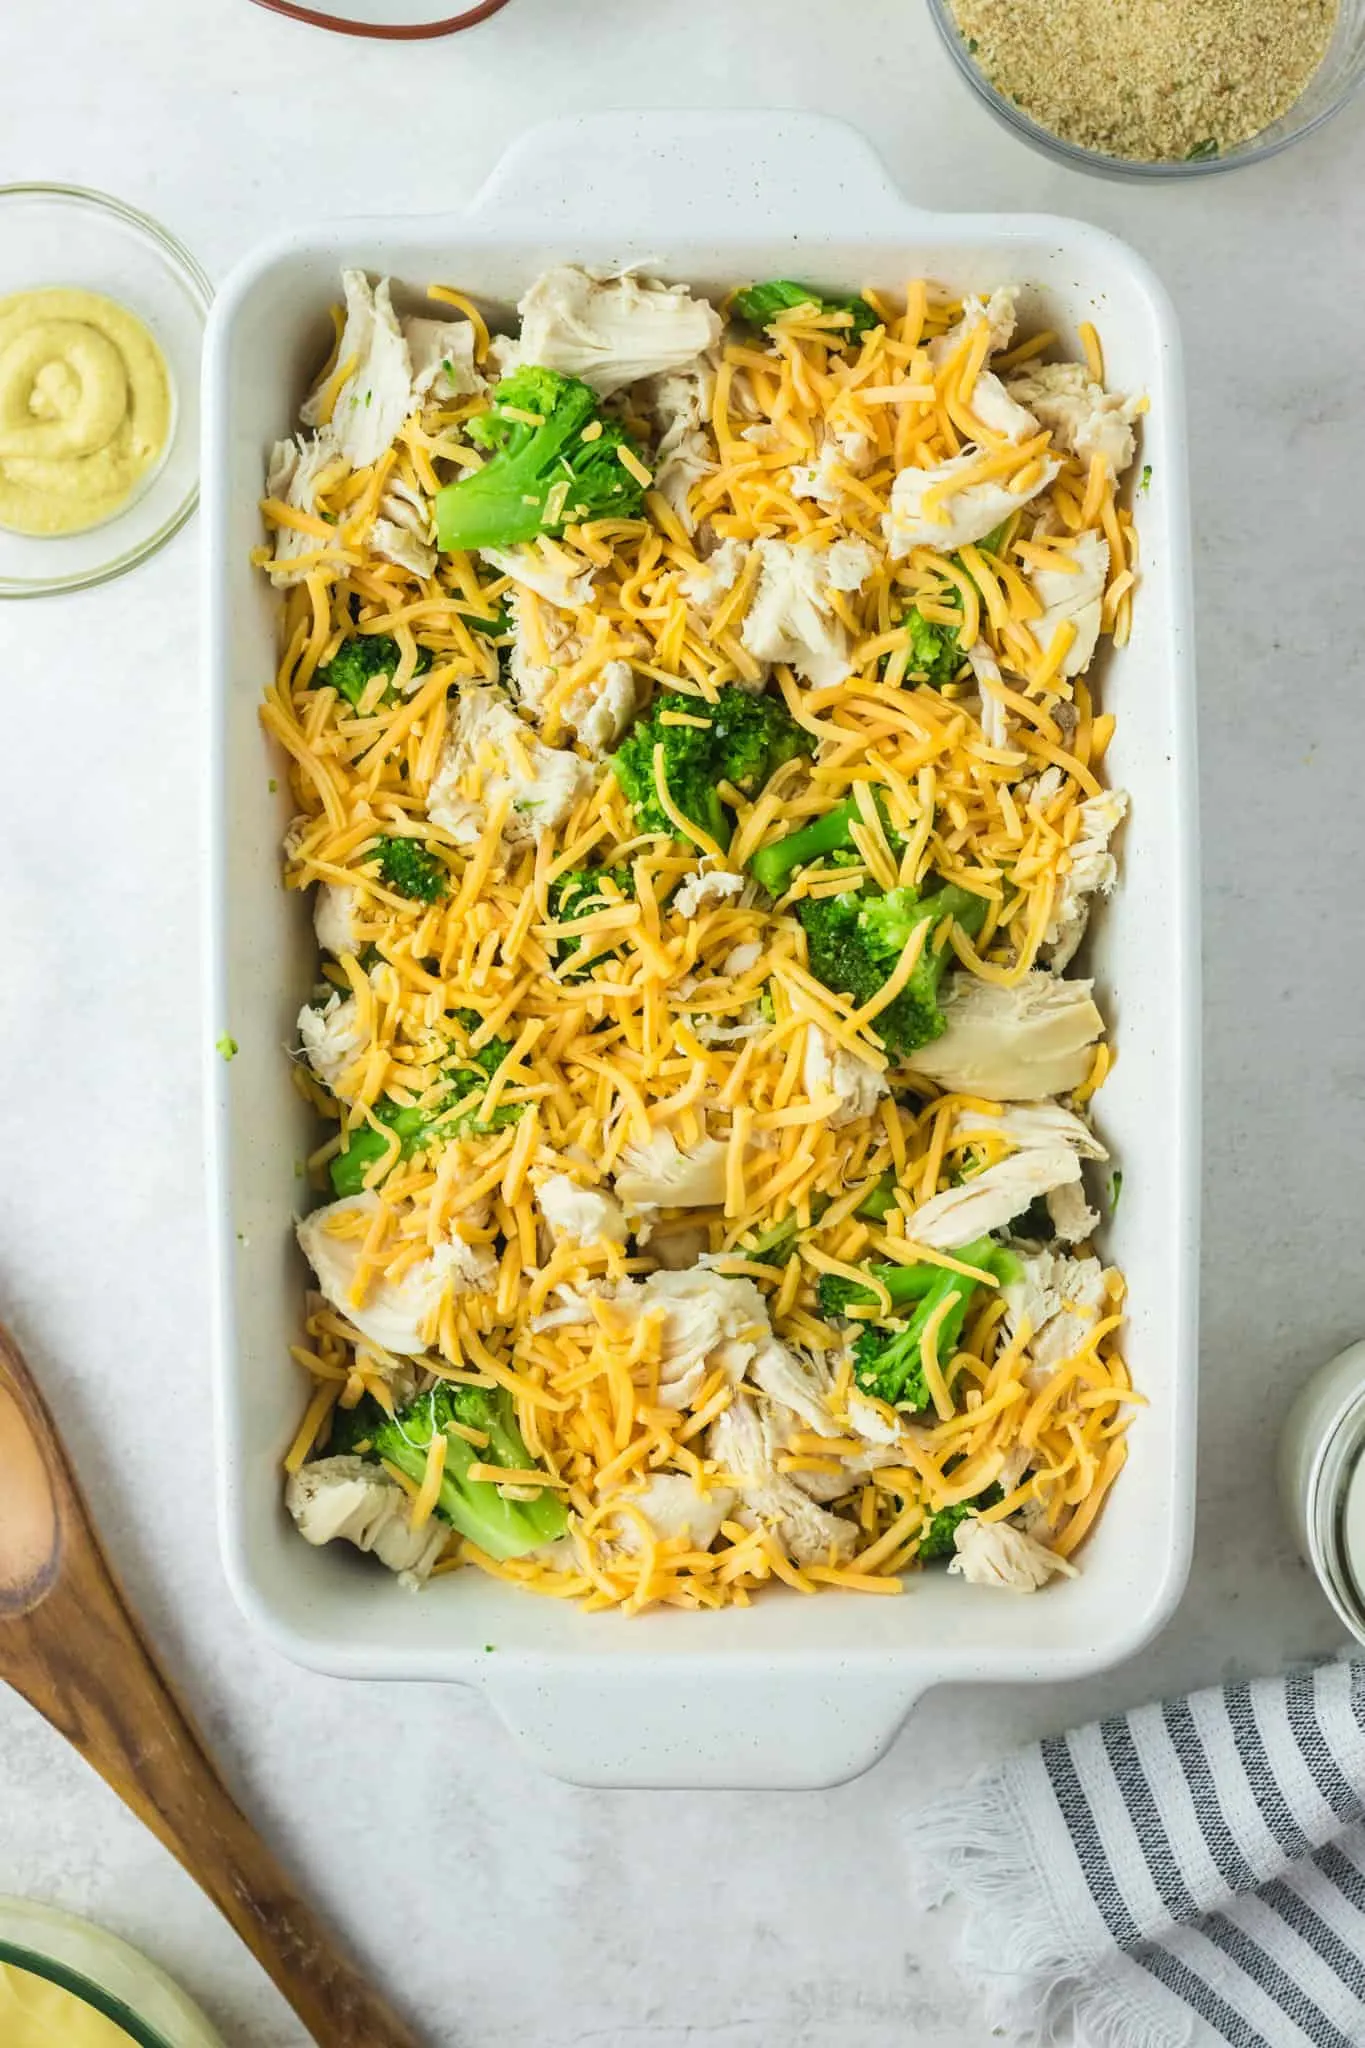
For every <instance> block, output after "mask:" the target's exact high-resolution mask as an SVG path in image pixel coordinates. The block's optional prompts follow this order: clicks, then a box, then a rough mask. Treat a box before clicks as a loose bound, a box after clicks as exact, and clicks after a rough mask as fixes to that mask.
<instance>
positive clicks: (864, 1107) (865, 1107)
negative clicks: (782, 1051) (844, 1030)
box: [801, 1024, 889, 1131]
mask: <svg viewBox="0 0 1365 2048" xmlns="http://www.w3.org/2000/svg"><path fill="white" fill-rule="evenodd" d="M801 1078H802V1080H803V1082H804V1083H805V1088H806V1093H807V1095H808V1096H809V1097H810V1098H811V1100H812V1102H813V1101H815V1100H816V1099H817V1097H819V1096H822V1095H826V1094H830V1095H833V1096H834V1097H835V1098H836V1099H837V1103H838V1107H837V1108H835V1109H832V1110H831V1111H830V1113H829V1116H828V1117H827V1119H826V1121H827V1122H828V1124H829V1127H830V1129H831V1130H834V1131H837V1130H842V1128H843V1126H844V1125H845V1124H851V1123H856V1122H857V1121H858V1119H859V1118H860V1117H868V1116H872V1115H874V1114H875V1112H876V1108H877V1104H878V1103H879V1102H880V1101H881V1099H882V1097H883V1096H884V1095H886V1094H887V1093H888V1092H889V1090H888V1088H887V1082H886V1076H885V1075H884V1074H882V1073H880V1072H879V1071H878V1069H877V1068H876V1067H874V1066H873V1065H872V1063H871V1061H870V1060H863V1059H859V1057H858V1055H857V1053H854V1052H849V1051H848V1050H847V1048H846V1047H845V1046H842V1045H840V1044H838V1043H837V1042H836V1041H835V1040H833V1039H831V1038H829V1037H827V1035H826V1034H825V1033H824V1032H823V1031H822V1030H821V1029H820V1027H819V1025H818V1024H808V1025H807V1026H806V1049H805V1052H804V1054H803V1056H802V1062H801Z"/></svg>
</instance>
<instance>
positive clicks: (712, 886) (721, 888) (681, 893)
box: [671, 868, 744, 917]
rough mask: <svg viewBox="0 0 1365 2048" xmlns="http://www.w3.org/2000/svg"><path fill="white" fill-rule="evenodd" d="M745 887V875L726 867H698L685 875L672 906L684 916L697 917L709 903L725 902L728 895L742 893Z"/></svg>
mask: <svg viewBox="0 0 1365 2048" xmlns="http://www.w3.org/2000/svg"><path fill="white" fill-rule="evenodd" d="M743 888H744V877H743V875H733V874H731V873H730V872H729V870H728V869H726V868H704V869H698V871H697V872H696V873H695V874H692V875H684V876H683V879H682V881H681V882H680V883H679V884H678V890H677V894H676V895H675V896H674V898H673V901H672V905H671V908H672V909H674V910H676V911H677V912H678V913H679V915H680V916H682V917H697V916H699V915H700V913H701V912H702V910H703V909H704V908H705V906H706V905H707V904H708V903H724V902H725V901H726V899H727V897H731V896H738V895H740V894H741V892H742V891H743Z"/></svg>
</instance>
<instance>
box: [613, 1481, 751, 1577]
mask: <svg viewBox="0 0 1365 2048" xmlns="http://www.w3.org/2000/svg"><path fill="white" fill-rule="evenodd" d="M621 1502H622V1505H623V1506H624V1507H626V1508H627V1510H628V1512H626V1513H625V1514H621V1515H618V1516H617V1518H616V1527H617V1535H616V1548H617V1549H618V1550H623V1551H626V1552H627V1553H628V1554H629V1555H631V1556H635V1555H636V1554H637V1553H638V1552H639V1551H640V1550H642V1549H643V1548H644V1544H643V1541H642V1537H641V1532H640V1528H639V1525H638V1523H637V1522H636V1520H635V1516H636V1515H643V1516H644V1518H645V1520H646V1521H647V1522H648V1524H649V1526H650V1528H651V1529H652V1530H653V1532H654V1534H655V1536H656V1537H657V1538H658V1539H659V1541H660V1542H667V1541H668V1540H669V1539H670V1538H672V1537H678V1536H685V1537H686V1538H687V1540H688V1543H689V1544H690V1546H691V1548H692V1549H693V1550H709V1549H710V1548H711V1545H712V1544H713V1543H714V1542H715V1540H716V1538H717V1536H719V1534H720V1525H721V1523H722V1522H723V1521H724V1520H725V1517H726V1516H727V1515H728V1514H729V1512H730V1509H731V1508H732V1507H733V1506H734V1502H735V1491H734V1488H733V1487H731V1486H712V1487H709V1488H708V1489H707V1491H706V1492H705V1493H703V1492H702V1490H701V1488H700V1487H699V1486H698V1485H697V1483H696V1481H695V1480H693V1479H689V1478H687V1477H686V1476H685V1475H684V1474H683V1473H681V1472H656V1473H655V1474H654V1477H653V1478H652V1479H651V1480H649V1482H648V1484H647V1485H645V1486H643V1487H640V1488H638V1489H637V1490H636V1491H634V1492H631V1493H623V1494H622V1495H621Z"/></svg>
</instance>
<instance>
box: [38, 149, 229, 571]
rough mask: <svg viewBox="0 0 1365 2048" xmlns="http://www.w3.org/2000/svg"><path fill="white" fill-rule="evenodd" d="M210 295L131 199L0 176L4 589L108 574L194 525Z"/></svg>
mask: <svg viewBox="0 0 1365 2048" xmlns="http://www.w3.org/2000/svg"><path fill="white" fill-rule="evenodd" d="M212 296H213V291H212V286H211V285H210V283H209V280H208V278H207V277H206V276H205V274H204V272H203V271H202V270H201V269H200V267H199V265H198V264H197V263H196V262H195V260H194V258H193V256H191V255H190V253H189V251H188V250H186V249H185V248H183V247H182V246H181V244H180V243H179V242H177V241H176V239H175V237H174V236H173V235H170V234H168V233H167V231H166V229H165V228H163V227H161V226H159V225H158V223H157V222H156V221H154V220H151V219H149V218H148V217H147V215H145V214H142V213H139V212H138V211H137V210H136V209H135V208H134V207H131V206H127V205H125V204H124V203H123V202H122V201H121V200H118V199H113V198H110V197H109V196H108V195H106V194H105V193H101V192H91V191H87V190H85V189H84V188H82V187H79V186H73V185H0V597H42V596H46V595H49V594H51V593H53V592H56V591H63V590H82V589H87V588H88V587H89V586H90V585H91V584H95V583H104V582H107V581H108V580H109V579H110V578H111V577H113V576H121V575H122V574H123V573H124V571H125V570H127V569H131V568H133V567H134V566H135V565H136V564H137V563H138V562H142V561H145V560H146V559H147V557H148V556H149V555H152V554H155V552H156V550H157V549H158V548H160V547H162V546H164V544H165V543H166V542H167V541H168V540H169V539H170V538H171V536H172V534H174V533H176V532H178V531H179V529H180V528H181V527H182V526H183V525H184V524H185V521H186V520H187V519H188V518H189V516H190V514H191V513H192V512H193V510H194V507H195V504H196V503H197V501H198V497H199V462H198V449H199V355H200V348H201V344H202V340H203V331H204V319H205V315H206V313H207V311H208V307H209V302H210V300H211V298H212Z"/></svg>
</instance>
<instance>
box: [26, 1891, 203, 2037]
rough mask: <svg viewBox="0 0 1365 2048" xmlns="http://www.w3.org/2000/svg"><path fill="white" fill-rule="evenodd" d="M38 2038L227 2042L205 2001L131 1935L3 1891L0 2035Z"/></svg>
mask: <svg viewBox="0 0 1365 2048" xmlns="http://www.w3.org/2000/svg"><path fill="white" fill-rule="evenodd" d="M21 2030H23V2031H21ZM29 2030H31V2031H29ZM30 2041H31V2042H32V2043H33V2044H34V2048H37V2044H38V2043H47V2042H51V2041H60V2042H61V2043H62V2048H223V2041H222V2038H221V2036H220V2035H218V2034H217V2033H215V2032H214V2030H213V2028H212V2027H211V2026H210V2025H209V2023H208V2021H207V2020H206V2019H205V2017H204V2015H203V2013H202V2012H200V2010H199V2008H198V2007H197V2006H196V2005H194V2004H192V2003H191V2001H190V2000H189V1999H188V1998H187V1997H186V1996H185V1993H184V1992H183V1991H182V1990H181V1989H180V1988H179V1986H178V1985H176V1984H173V1983H172V1982H171V1980H170V1978H169V1977H168V1976H167V1975H166V1974H165V1972H164V1971H163V1970H159V1969H158V1968H157V1967H156V1964H155V1963H149V1962H148V1960H147V1958H146V1957H145V1956H142V1955H139V1954H138V1952H137V1950H136V1949H135V1948H129V1946H128V1944H127V1942H126V1941H120V1940H119V1939H118V1937H117V1936H116V1935H113V1934H106V1933H105V1932H104V1930H103V1928H101V1927H92V1926H91V1925H90V1924H89V1922H88V1921H85V1920H76V1919H73V1918H72V1916H71V1915H70V1914H69V1913H59V1912H57V1911H56V1910H55V1909H54V1908H52V1907H50V1906H35V1905H30V1904H28V1903H27V1902H26V1901H25V1900H23V1899H0V2042H3V2043H4V2048H29V2044H30Z"/></svg>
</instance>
